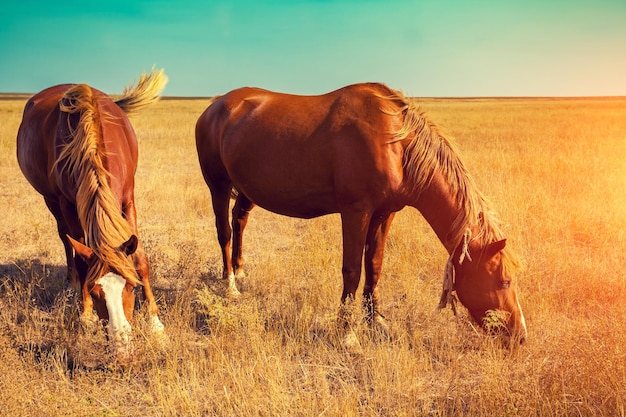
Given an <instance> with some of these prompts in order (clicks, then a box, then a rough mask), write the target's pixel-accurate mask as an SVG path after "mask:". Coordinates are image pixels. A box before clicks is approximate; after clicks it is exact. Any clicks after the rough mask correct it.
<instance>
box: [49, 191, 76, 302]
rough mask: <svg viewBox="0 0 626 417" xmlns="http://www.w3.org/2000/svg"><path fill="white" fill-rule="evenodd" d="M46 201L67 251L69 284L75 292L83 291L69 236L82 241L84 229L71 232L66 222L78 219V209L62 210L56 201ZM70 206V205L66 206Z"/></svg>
mask: <svg viewBox="0 0 626 417" xmlns="http://www.w3.org/2000/svg"><path fill="white" fill-rule="evenodd" d="M44 201H45V202H46V206H47V207H48V210H50V213H52V215H53V216H54V219H55V220H56V222H57V232H58V233H59V238H60V239H61V242H62V243H63V248H64V249H65V261H66V265H67V282H68V285H69V287H70V288H72V289H73V290H74V291H81V278H80V275H79V273H78V270H77V268H76V263H75V262H74V249H73V248H72V245H71V244H70V242H69V240H68V239H67V235H71V236H72V237H73V238H74V239H76V240H80V238H81V237H82V229H81V228H80V224H78V222H76V223H77V224H78V227H77V228H76V227H75V228H74V229H76V230H74V231H72V230H70V226H69V225H68V222H67V221H66V216H67V215H69V216H73V217H74V218H76V219H78V214H77V213H76V209H74V210H70V208H69V207H68V208H65V209H63V208H62V205H61V203H60V202H59V201H58V200H56V199H50V198H47V197H44ZM65 205H68V206H69V204H65Z"/></svg>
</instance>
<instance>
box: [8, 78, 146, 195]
mask: <svg viewBox="0 0 626 417" xmlns="http://www.w3.org/2000/svg"><path fill="white" fill-rule="evenodd" d="M73 86H75V84H61V85H57V86H53V87H49V88H47V89H45V90H42V91H41V92H39V93H37V94H35V95H34V96H33V97H31V98H30V99H29V100H28V102H27V103H26V105H25V107H24V113H23V117H22V122H21V124H20V127H19V130H18V134H17V159H18V164H19V166H20V168H21V170H22V172H23V173H24V176H25V177H26V178H27V180H28V181H29V182H30V183H31V185H32V186H33V187H34V188H35V189H36V190H37V191H38V192H39V193H40V194H42V195H43V196H44V197H47V198H52V199H56V198H58V197H59V196H60V195H61V194H64V195H65V197H66V198H68V199H69V200H70V201H73V200H74V197H75V191H76V190H75V186H74V185H72V181H71V180H70V178H69V177H71V173H67V172H63V170H62V169H61V168H62V167H61V166H59V165H57V164H56V161H57V158H58V157H59V154H60V152H61V151H62V150H63V148H64V146H65V145H66V144H67V143H68V142H70V141H72V140H73V134H72V130H73V129H75V128H76V125H77V124H78V120H79V118H80V113H79V114H68V113H67V112H64V111H61V104H62V103H63V101H64V97H65V94H66V93H67V92H68V90H69V89H70V88H72V87H73ZM87 88H90V89H91V92H92V94H93V97H94V101H95V102H96V108H97V113H98V118H97V124H98V129H100V135H99V136H100V138H101V144H100V146H102V149H104V155H105V158H104V159H105V165H106V168H107V169H108V170H109V171H110V172H111V176H110V182H111V187H112V189H114V190H117V191H118V192H117V194H120V195H121V194H123V193H127V192H128V189H129V188H131V191H132V186H133V181H134V171H135V168H136V165H137V142H136V138H135V134H134V131H133V129H132V126H131V125H130V122H129V120H128V117H127V116H126V115H125V113H124V112H123V111H122V110H121V109H120V108H119V107H118V106H117V105H116V104H115V103H114V102H113V101H112V100H111V98H110V97H109V96H108V95H106V94H105V93H103V92H101V91H99V90H96V89H93V88H91V87H87ZM108 155H114V156H115V157H113V158H112V157H109V156H108ZM120 173H121V174H122V175H121V176H120V175H119V174H120Z"/></svg>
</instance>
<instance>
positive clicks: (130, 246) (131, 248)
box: [120, 235, 139, 255]
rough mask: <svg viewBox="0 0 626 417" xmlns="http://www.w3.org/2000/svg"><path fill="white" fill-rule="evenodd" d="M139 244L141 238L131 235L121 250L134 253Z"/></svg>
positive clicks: (130, 253) (129, 253)
mask: <svg viewBox="0 0 626 417" xmlns="http://www.w3.org/2000/svg"><path fill="white" fill-rule="evenodd" d="M138 245H139V239H137V236H135V235H131V236H130V237H129V238H128V240H127V241H126V242H124V243H122V246H120V250H121V251H122V252H124V253H125V254H126V255H132V254H133V253H135V251H136V250H137V246H138Z"/></svg>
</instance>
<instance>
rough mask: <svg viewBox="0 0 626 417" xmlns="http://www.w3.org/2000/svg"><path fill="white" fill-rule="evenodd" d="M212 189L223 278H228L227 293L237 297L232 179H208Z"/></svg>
mask: <svg viewBox="0 0 626 417" xmlns="http://www.w3.org/2000/svg"><path fill="white" fill-rule="evenodd" d="M207 183H208V184H209V189H210V190H211V203H212V204H213V212H214V213H215V228H216V229H217V241H218V242H219V245H220V248H221V251H222V263H223V265H224V269H223V271H222V278H223V279H227V280H228V289H227V295H229V296H233V297H236V296H238V295H239V294H240V292H239V290H238V289H237V284H236V282H235V273H234V270H233V263H232V258H231V239H232V232H233V230H232V228H231V226H230V222H229V206H230V198H231V192H232V188H233V186H232V183H230V181H221V182H219V183H218V182H212V181H207Z"/></svg>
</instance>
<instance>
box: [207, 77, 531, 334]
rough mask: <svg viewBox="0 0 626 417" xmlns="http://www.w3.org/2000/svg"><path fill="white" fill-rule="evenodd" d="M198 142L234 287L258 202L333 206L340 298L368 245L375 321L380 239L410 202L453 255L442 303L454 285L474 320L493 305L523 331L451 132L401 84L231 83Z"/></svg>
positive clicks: (287, 210) (293, 207) (303, 212)
mask: <svg viewBox="0 0 626 417" xmlns="http://www.w3.org/2000/svg"><path fill="white" fill-rule="evenodd" d="M196 146H197V150H198V156H199V160H200V166H201V168H202V173H203V175H204V179H205V181H206V183H207V185H208V186H209V188H210V190H211V195H212V200H213V210H214V211H215V216H216V226H217V236H218V240H219V243H220V246H221V248H222V257H223V262H224V278H228V279H229V286H230V288H231V290H232V292H234V293H236V292H237V289H236V285H235V278H236V277H239V276H241V274H242V273H243V269H242V268H243V258H242V251H241V249H242V234H243V230H244V228H245V226H246V223H247V219H248V215H249V212H250V210H251V209H252V208H253V207H254V206H255V205H259V206H261V207H264V208H265V209H267V210H270V211H272V212H275V213H279V214H283V215H287V216H293V217H300V218H312V217H316V216H322V215H325V214H329V213H340V215H341V221H342V232H343V268H342V273H343V293H342V295H341V300H342V302H346V300H348V299H352V298H354V296H355V293H356V290H357V287H358V285H359V280H360V276H361V268H362V263H363V254H364V253H365V285H364V288H363V295H364V306H365V309H366V316H367V318H368V319H369V320H371V321H372V322H374V323H376V322H381V321H382V317H381V315H380V313H379V310H378V308H379V295H378V290H377V287H376V286H377V284H378V280H379V278H380V271H381V266H382V262H383V251H384V247H385V240H386V238H387V234H388V232H389V227H390V225H391V221H392V220H393V217H394V214H395V212H397V211H398V210H400V209H402V208H403V207H404V206H406V205H409V206H412V207H415V208H417V209H418V210H419V211H420V212H421V213H422V215H423V216H424V217H425V219H426V220H427V221H428V223H429V224H430V225H431V227H432V228H433V230H434V231H435V233H436V234H437V236H438V237H439V239H440V241H441V243H442V244H443V245H444V246H445V248H446V250H447V251H448V253H449V255H450V258H449V261H448V264H447V266H446V269H445V271H446V272H445V279H444V292H443V295H442V298H441V302H440V307H445V306H446V305H447V303H448V302H451V303H452V304H453V308H454V303H453V301H454V300H455V298H454V295H453V291H455V290H456V293H457V294H458V297H459V299H460V301H461V303H462V304H463V305H464V306H465V307H466V308H467V309H468V310H469V312H470V314H471V316H472V317H473V318H474V320H476V322H477V323H479V324H481V325H485V319H486V318H487V317H488V316H489V317H492V315H491V314H490V313H494V312H498V314H497V315H496V316H500V317H504V324H505V326H506V328H507V330H508V331H507V332H506V333H508V337H507V339H509V338H510V337H512V338H514V340H516V341H519V342H522V341H523V340H524V339H525V338H526V324H525V321H524V316H523V314H522V310H521V308H520V305H519V303H518V300H517V296H516V293H515V290H514V288H513V285H512V284H513V283H512V279H513V275H512V274H513V272H514V269H515V267H516V266H517V262H516V261H515V257H514V256H513V255H512V254H511V252H510V250H509V249H508V247H506V245H505V242H506V241H505V239H504V238H503V236H502V233H501V231H500V229H499V228H498V226H497V221H496V219H495V218H494V215H493V214H492V211H491V210H490V209H489V207H488V205H487V203H486V201H485V199H484V198H483V196H482V194H481V193H480V192H478V191H477V189H476V186H475V185H474V181H473V180H472V178H471V177H470V176H469V175H468V173H467V171H466V169H465V167H464V165H463V163H462V162H461V160H460V159H459V157H458V154H457V153H456V151H455V149H454V147H453V145H452V144H451V142H450V140H449V139H448V138H447V137H446V136H445V135H444V134H443V133H442V132H441V130H440V129H439V128H438V127H437V126H436V125H434V124H433V123H432V122H430V121H429V120H428V119H427V118H426V117H425V115H424V113H423V112H422V111H420V110H419V108H418V107H417V106H416V105H415V104H414V103H413V102H412V101H410V100H408V99H407V98H405V97H404V95H403V94H402V93H400V92H398V91H394V90H392V89H390V88H388V87H387V86H385V85H382V84H356V85H351V86H348V87H344V88H342V89H339V90H337V91H334V92H331V93H328V94H325V95H321V96H295V95H288V94H281V93H274V92H270V91H266V90H262V89H257V88H242V89H238V90H234V91H231V92H229V93H227V94H226V95H224V96H222V97H219V98H217V99H216V100H215V101H214V102H213V103H212V104H211V105H210V106H209V107H208V108H207V109H206V111H205V112H204V113H203V114H202V115H201V116H200V118H199V119H198V122H197V124H196ZM233 188H234V189H235V190H236V191H237V192H238V193H232V189H233ZM234 194H236V195H237V197H236V202H235V205H234V207H233V210H232V212H233V220H232V228H231V227H230V225H229V212H228V211H229V199H230V198H231V195H234ZM231 233H232V239H233V247H232V255H231V253H230V245H231Z"/></svg>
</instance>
